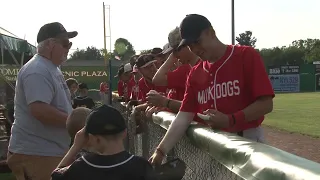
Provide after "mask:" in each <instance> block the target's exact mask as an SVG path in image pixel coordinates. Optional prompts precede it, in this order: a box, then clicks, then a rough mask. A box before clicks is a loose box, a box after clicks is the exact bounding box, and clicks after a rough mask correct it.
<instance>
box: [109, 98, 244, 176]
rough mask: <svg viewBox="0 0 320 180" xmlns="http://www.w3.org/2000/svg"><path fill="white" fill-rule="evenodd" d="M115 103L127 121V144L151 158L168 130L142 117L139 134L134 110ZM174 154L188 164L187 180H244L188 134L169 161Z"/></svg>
mask: <svg viewBox="0 0 320 180" xmlns="http://www.w3.org/2000/svg"><path fill="white" fill-rule="evenodd" d="M113 106H114V107H116V108H117V109H118V110H120V111H121V112H122V114H123V116H124V117H125V119H126V120H127V122H128V123H127V124H128V138H127V142H126V143H125V144H126V147H127V148H128V150H129V151H130V152H131V153H133V154H135V155H138V156H143V157H144V158H146V159H148V158H149V157H151V155H152V153H153V152H154V150H155V149H156V147H157V146H158V144H159V143H160V141H161V139H162V138H163V136H164V135H165V133H166V129H164V128H162V127H161V126H159V125H158V124H155V123H153V122H152V121H151V120H150V119H148V118H146V117H142V118H143V122H144V123H143V126H144V128H143V129H144V131H143V133H141V134H136V132H135V127H136V121H135V116H133V115H132V114H131V111H128V110H126V108H124V107H123V106H122V105H121V104H120V103H114V105H113ZM175 157H179V158H180V159H182V160H183V161H184V162H185V163H186V165H187V170H186V173H185V176H184V179H185V180H231V179H232V180H233V179H242V178H241V177H239V176H237V175H236V174H234V173H233V172H232V171H230V170H229V169H228V168H226V167H225V166H224V165H222V164H221V163H219V162H218V161H217V160H215V159H214V158H213V157H211V156H210V155H209V154H208V153H206V152H204V151H202V150H200V149H198V148H197V147H195V146H194V145H193V144H191V142H190V140H189V139H188V138H187V137H186V136H184V137H183V138H182V139H181V140H180V141H179V143H178V144H177V145H176V146H175V147H174V149H173V150H172V151H171V152H170V153H169V154H168V157H167V159H168V160H169V159H173V158H175Z"/></svg>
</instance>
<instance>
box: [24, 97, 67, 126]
mask: <svg viewBox="0 0 320 180" xmlns="http://www.w3.org/2000/svg"><path fill="white" fill-rule="evenodd" d="M29 109H30V112H31V114H32V115H33V117H35V118H36V119H37V120H39V121H41V122H42V123H43V124H48V125H52V126H56V127H66V121H67V118H68V114H67V113H65V112H62V111H60V110H58V109H57V108H55V107H53V106H51V105H49V104H46V103H42V102H34V103H31V104H30V105H29Z"/></svg>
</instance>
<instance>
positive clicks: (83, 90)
mask: <svg viewBox="0 0 320 180" xmlns="http://www.w3.org/2000/svg"><path fill="white" fill-rule="evenodd" d="M88 90H89V88H88V86H87V84H85V83H80V84H79V96H77V97H75V98H74V100H73V108H77V107H86V108H89V109H92V108H94V107H95V103H94V101H93V99H92V98H91V97H89V96H88Z"/></svg>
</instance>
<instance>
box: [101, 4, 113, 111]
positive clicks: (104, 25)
mask: <svg viewBox="0 0 320 180" xmlns="http://www.w3.org/2000/svg"><path fill="white" fill-rule="evenodd" d="M106 9H107V10H108V18H109V20H108V28H109V35H107V32H106ZM110 20H111V18H110V5H105V4H104V2H103V30H104V33H103V34H104V36H103V40H104V51H105V53H104V63H105V65H106V66H107V52H110V53H111V48H112V46H111V23H110ZM106 38H109V45H110V50H109V51H107V40H106ZM111 59H112V57H109V61H108V76H109V78H108V79H109V98H108V100H109V104H110V105H111V104H112V71H111V69H112V66H111V65H112V64H111Z"/></svg>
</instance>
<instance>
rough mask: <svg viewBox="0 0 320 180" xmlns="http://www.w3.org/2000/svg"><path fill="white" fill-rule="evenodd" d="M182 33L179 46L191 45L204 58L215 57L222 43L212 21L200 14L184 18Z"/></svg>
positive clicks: (192, 49) (181, 26) (181, 27)
mask: <svg viewBox="0 0 320 180" xmlns="http://www.w3.org/2000/svg"><path fill="white" fill-rule="evenodd" d="M180 34H181V38H182V41H181V43H180V45H179V48H182V47H184V46H189V48H190V49H191V51H192V52H193V53H195V54H196V55H197V56H199V57H200V58H201V59H203V60H208V59H211V58H213V57H214V56H215V53H216V52H215V49H216V47H217V46H219V45H221V44H222V43H221V42H220V41H219V39H218V38H217V36H216V33H215V31H214V29H213V27H212V25H211V23H210V21H209V20H208V19H207V18H206V17H204V16H202V15H198V14H189V15H187V16H186V17H185V18H184V19H183V20H182V22H181V24H180Z"/></svg>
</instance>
